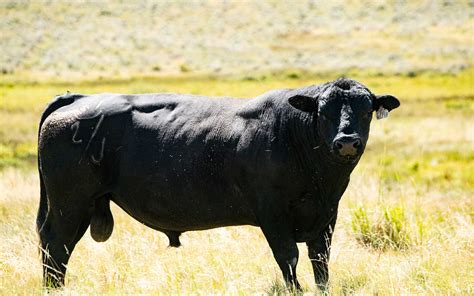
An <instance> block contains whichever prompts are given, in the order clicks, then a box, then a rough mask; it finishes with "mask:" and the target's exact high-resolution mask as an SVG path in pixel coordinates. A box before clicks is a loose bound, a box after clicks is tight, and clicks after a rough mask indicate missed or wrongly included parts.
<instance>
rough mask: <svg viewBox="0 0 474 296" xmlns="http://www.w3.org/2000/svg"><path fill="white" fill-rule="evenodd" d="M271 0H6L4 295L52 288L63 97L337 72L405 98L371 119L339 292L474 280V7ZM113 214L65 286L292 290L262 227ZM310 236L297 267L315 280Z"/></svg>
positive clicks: (307, 280)
mask: <svg viewBox="0 0 474 296" xmlns="http://www.w3.org/2000/svg"><path fill="white" fill-rule="evenodd" d="M326 2H329V1H326ZM259 3H260V2H245V3H244V2H228V3H227V4H222V3H218V2H212V3H211V2H208V3H197V2H193V3H191V4H190V3H184V2H183V3H174V4H171V3H151V2H146V3H141V2H140V3H138V4H115V3H114V4H112V3H105V2H103V3H98V4H97V3H95V4H87V3H82V4H70V3H66V2H60V1H59V2H51V3H46V2H28V1H15V2H8V1H4V2H1V3H0V15H2V18H0V29H1V32H2V34H0V44H2V46H1V48H0V53H1V54H0V67H2V70H1V71H2V73H3V74H2V75H1V76H0V293H1V294H25V293H26V294H31V293H36V294H41V293H42V290H41V266H40V261H39V257H38V253H37V249H36V246H37V235H36V233H35V222H34V220H35V215H36V209H37V203H38V200H39V192H38V191H39V184H38V177H37V172H36V167H35V162H36V137H37V123H38V120H39V116H40V114H41V112H42V110H43V109H44V106H45V104H46V103H47V102H48V101H50V100H51V99H52V98H53V97H54V96H55V95H57V94H62V93H65V92H66V91H68V90H69V91H71V92H79V93H98V92H120V93H144V92H182V93H196V94H205V95H231V96H236V97H252V96H255V95H259V94H261V93H262V92H265V91H267V90H271V89H275V88H288V87H299V86H304V85H310V84H317V83H320V82H325V81H328V80H331V79H334V78H337V77H339V76H341V75H345V76H349V77H351V78H355V79H357V80H359V81H361V82H362V83H364V84H366V85H367V86H368V87H369V88H370V89H371V90H373V91H374V92H375V93H379V94H382V93H391V94H394V95H396V96H397V97H399V98H400V100H401V103H402V106H401V107H400V108H399V109H397V110H395V111H394V112H393V113H392V114H391V115H390V117H389V118H388V119H386V120H381V121H376V120H374V122H373V123H372V131H371V138H370V140H369V144H368V147H367V150H366V153H365V155H364V156H363V159H362V161H361V163H360V165H359V166H358V167H357V168H356V170H355V172H354V173H353V175H352V178H351V183H350V185H349V188H348V190H347V192H346V193H345V195H344V197H343V199H342V202H341V211H340V214H339V220H338V224H337V226H336V232H335V237H334V243H333V251H332V258H331V263H330V273H331V286H330V289H331V292H332V293H334V294H336V295H337V294H353V293H354V294H384V295H385V294H396V295H398V294H456V295H458V294H465V295H472V294H473V293H474V247H473V246H474V199H473V189H474V188H473V187H474V149H473V144H474V130H473V129H474V128H473V115H474V89H473V85H474V84H473V82H474V70H473V67H472V66H473V65H472V61H473V59H472V57H473V48H474V46H473V45H474V44H473V38H472V36H474V35H473V33H474V32H473V24H474V22H473V19H472V16H471V15H472V5H471V4H470V3H469V2H468V1H466V2H463V1H456V2H450V1H443V2H442V1H412V2H410V3H409V4H403V3H402V2H396V1H387V2H377V4H376V5H374V4H373V2H370V3H369V2H359V1H349V2H344V3H347V4H344V3H343V2H337V1H336V2H332V1H331V4H327V3H319V2H315V3H314V4H310V3H306V2H302V1H301V2H293V4H292V5H290V6H288V5H289V4H288V5H287V4H282V3H272V2H266V3H263V4H259ZM137 16H139V17H137ZM112 210H113V214H114V217H115V220H116V227H115V230H114V233H113V235H112V237H111V238H110V239H109V240H108V241H107V242H105V243H102V244H99V243H95V242H94V241H93V240H92V239H91V238H90V235H89V234H88V233H87V234H86V235H85V236H84V238H83V239H82V240H81V241H80V243H79V244H78V245H77V247H76V250H75V251H74V254H73V256H72V259H71V261H70V264H69V270H68V276H67V287H66V288H65V289H64V290H63V291H61V292H60V293H64V294H77V293H80V294H84V293H94V294H95V293H98V294H104V293H105V294H123V293H145V294H156V293H164V294H168V293H173V294H191V293H193V294H209V293H214V294H215V293H217V294H221V293H228V294H250V293H270V294H272V293H278V292H283V291H284V287H283V286H282V283H281V281H280V277H281V276H280V271H279V268H278V266H277V265H276V263H275V262H274V260H273V257H272V255H271V251H270V249H269V247H268V245H267V243H266V242H265V239H264V237H263V235H262V234H261V232H260V231H259V230H258V229H257V228H253V227H230V228H221V229H215V230H210V231H203V232H192V233H185V234H184V235H183V238H182V242H183V247H181V248H179V249H172V248H167V239H166V237H165V236H164V235H162V234H160V233H159V232H155V231H153V230H151V229H149V228H147V227H145V226H143V225H141V224H140V223H138V222H136V221H135V220H133V219H132V218H130V217H129V216H127V215H126V214H124V213H123V212H122V211H121V210H120V209H119V208H117V207H115V206H114V207H113V209H112ZM299 247H300V253H301V256H300V257H301V260H300V263H299V266H298V274H299V277H300V280H301V282H302V284H303V286H304V287H305V289H306V291H308V292H311V293H313V292H314V293H317V290H316V288H315V286H314V280H313V275H312V271H311V266H310V262H309V259H307V255H306V254H307V252H306V247H305V246H304V245H300V246H299Z"/></svg>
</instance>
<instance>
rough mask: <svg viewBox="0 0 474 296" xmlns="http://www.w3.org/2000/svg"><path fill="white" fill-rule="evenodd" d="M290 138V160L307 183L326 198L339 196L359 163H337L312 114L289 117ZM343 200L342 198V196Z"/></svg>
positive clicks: (286, 130) (295, 113)
mask: <svg viewBox="0 0 474 296" xmlns="http://www.w3.org/2000/svg"><path fill="white" fill-rule="evenodd" d="M282 130H284V131H285V132H286V133H288V134H287V136H288V139H289V140H290V142H289V147H288V152H289V155H288V159H289V160H290V162H291V163H292V165H293V166H294V169H295V172H296V173H297V174H300V175H301V176H302V178H303V179H305V180H306V182H311V184H312V186H313V188H314V189H315V190H317V191H319V192H321V191H323V192H321V193H323V194H324V195H333V194H336V195H337V193H336V192H335V191H337V188H341V186H344V184H345V185H347V182H348V180H349V175H350V174H351V172H352V170H353V169H354V168H355V166H356V164H357V162H355V163H341V162H337V161H335V159H334V158H333V157H332V155H331V154H330V152H329V149H328V148H327V146H326V145H325V144H324V143H323V140H322V139H321V136H320V135H319V134H318V130H317V122H316V116H315V115H313V114H310V113H304V112H293V113H292V114H291V116H288V120H287V122H286V127H285V128H283V129H282ZM339 197H340V196H339Z"/></svg>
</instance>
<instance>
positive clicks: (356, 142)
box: [333, 136, 362, 157]
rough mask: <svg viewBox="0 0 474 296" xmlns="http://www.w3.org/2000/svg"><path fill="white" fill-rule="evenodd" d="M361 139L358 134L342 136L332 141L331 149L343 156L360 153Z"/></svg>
mask: <svg viewBox="0 0 474 296" xmlns="http://www.w3.org/2000/svg"><path fill="white" fill-rule="evenodd" d="M361 148H362V140H361V139H360V137H358V136H342V137H338V138H336V139H335V140H334V142H333V150H334V151H335V152H337V153H338V154H339V155H340V156H343V157H354V156H357V155H358V154H359V153H360V149H361Z"/></svg>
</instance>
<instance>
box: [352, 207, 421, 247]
mask: <svg viewBox="0 0 474 296" xmlns="http://www.w3.org/2000/svg"><path fill="white" fill-rule="evenodd" d="M374 216H375V217H374V218H372V219H369V216H368V214H367V210H366V209H365V208H364V207H358V208H356V209H355V210H354V211H353V213H352V230H353V231H354V233H355V236H356V239H357V241H358V242H359V243H361V244H362V245H364V246H367V247H371V248H374V249H377V250H387V249H392V250H400V249H406V248H408V247H409V246H411V245H412V240H411V237H410V234H409V232H410V227H409V221H408V220H407V217H406V214H405V209H404V208H403V207H401V206H395V207H386V208H385V209H384V211H383V214H380V213H379V214H377V213H375V215H374Z"/></svg>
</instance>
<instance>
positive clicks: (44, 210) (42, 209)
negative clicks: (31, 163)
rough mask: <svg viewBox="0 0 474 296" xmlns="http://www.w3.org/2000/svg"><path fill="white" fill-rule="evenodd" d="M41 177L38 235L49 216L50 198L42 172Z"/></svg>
mask: <svg viewBox="0 0 474 296" xmlns="http://www.w3.org/2000/svg"><path fill="white" fill-rule="evenodd" d="M39 177H40V203H39V208H38V215H37V217H36V230H37V231H38V233H40V232H41V229H42V228H43V226H44V223H45V221H46V215H47V214H48V198H47V196H46V187H45V185H44V181H43V176H42V175H41V171H40V173H39Z"/></svg>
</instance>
